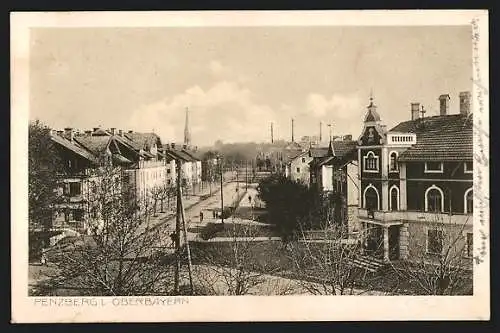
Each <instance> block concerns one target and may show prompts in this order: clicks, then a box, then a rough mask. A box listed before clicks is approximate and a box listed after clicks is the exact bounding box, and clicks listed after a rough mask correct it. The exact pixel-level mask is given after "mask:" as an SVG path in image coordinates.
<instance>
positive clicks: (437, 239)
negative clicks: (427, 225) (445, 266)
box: [427, 229, 443, 254]
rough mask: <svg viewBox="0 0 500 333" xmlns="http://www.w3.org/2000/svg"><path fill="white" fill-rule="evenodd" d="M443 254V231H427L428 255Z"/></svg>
mask: <svg viewBox="0 0 500 333" xmlns="http://www.w3.org/2000/svg"><path fill="white" fill-rule="evenodd" d="M442 252H443V231H442V230H436V229H429V230H427V253H430V254H441V253H442Z"/></svg>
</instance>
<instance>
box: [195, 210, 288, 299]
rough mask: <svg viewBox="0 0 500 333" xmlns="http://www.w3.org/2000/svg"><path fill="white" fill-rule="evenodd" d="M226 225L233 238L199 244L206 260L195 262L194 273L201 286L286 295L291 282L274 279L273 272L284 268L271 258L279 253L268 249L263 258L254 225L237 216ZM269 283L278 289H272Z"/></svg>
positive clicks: (209, 289)
mask: <svg viewBox="0 0 500 333" xmlns="http://www.w3.org/2000/svg"><path fill="white" fill-rule="evenodd" d="M218 226H220V225H218ZM220 228H224V227H222V226H221V227H220ZM226 228H227V229H225V232H226V235H227V236H228V238H229V239H230V240H229V241H226V242H216V243H213V244H210V245H208V244H207V245H208V246H203V247H202V248H201V249H200V248H198V251H197V252H198V253H197V257H198V258H197V260H198V261H199V262H201V263H203V264H201V265H197V266H195V269H194V276H195V279H196V283H197V285H198V286H200V287H201V288H200V289H201V290H204V291H205V293H206V294H209V295H231V296H242V295H249V294H259V295H260V294H262V293H264V294H268V293H273V294H275V295H276V294H279V295H285V294H289V293H291V292H292V291H293V286H292V285H291V284H289V283H283V282H282V281H279V280H278V281H276V279H272V276H271V275H272V274H275V273H277V272H279V271H280V270H281V268H280V267H279V266H276V265H275V264H274V263H273V260H269V259H270V258H273V257H277V256H278V255H277V254H275V253H273V251H272V250H271V252H269V250H268V251H266V256H265V258H262V253H261V251H262V248H261V244H262V242H259V241H257V240H256V237H257V232H256V230H255V229H254V228H251V226H245V225H239V224H236V223H234V220H233V223H232V224H226ZM202 244H206V243H202ZM266 244H269V243H266ZM269 285H271V286H272V289H274V290H270V288H269ZM266 287H267V288H266ZM263 289H264V290H263Z"/></svg>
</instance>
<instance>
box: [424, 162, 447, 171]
mask: <svg viewBox="0 0 500 333" xmlns="http://www.w3.org/2000/svg"><path fill="white" fill-rule="evenodd" d="M424 172H425V173H443V163H442V162H425V169H424Z"/></svg>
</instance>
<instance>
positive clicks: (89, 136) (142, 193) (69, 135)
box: [51, 128, 169, 230]
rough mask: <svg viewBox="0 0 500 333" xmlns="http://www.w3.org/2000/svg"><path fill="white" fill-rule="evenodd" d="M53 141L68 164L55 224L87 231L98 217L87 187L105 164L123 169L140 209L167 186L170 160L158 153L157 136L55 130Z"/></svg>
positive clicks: (125, 179)
mask: <svg viewBox="0 0 500 333" xmlns="http://www.w3.org/2000/svg"><path fill="white" fill-rule="evenodd" d="M51 138H52V141H53V142H54V143H55V146H56V149H57V151H58V153H59V155H60V157H61V159H62V161H63V164H64V165H65V170H61V171H62V172H61V176H60V180H59V181H60V184H61V187H60V188H59V190H58V191H59V192H60V194H61V198H62V199H61V200H62V202H61V203H59V204H58V205H56V207H55V208H56V213H55V219H54V224H55V225H61V224H65V225H70V226H74V227H75V228H76V229H81V230H85V229H86V223H85V222H86V221H88V220H89V219H97V218H98V216H96V214H95V213H94V212H93V209H92V207H89V200H87V199H88V198H89V192H88V187H89V184H90V183H92V182H98V181H99V180H98V179H95V177H96V176H95V175H96V172H95V171H96V169H97V168H99V167H100V166H103V165H105V164H109V165H112V166H114V167H116V168H119V169H120V175H121V176H122V179H123V181H124V182H125V183H126V187H127V188H128V189H129V190H130V194H131V195H132V198H133V200H134V201H135V203H136V204H137V205H138V206H139V207H141V206H144V205H145V204H146V203H149V200H151V191H152V189H153V188H155V187H157V186H163V185H164V184H165V183H166V177H167V170H166V165H167V163H168V162H169V160H168V158H166V156H165V155H163V154H162V153H161V152H160V151H158V149H157V146H158V145H161V141H160V139H159V137H158V136H156V135H155V134H151V133H137V132H131V131H129V132H128V133H127V135H125V134H124V133H123V131H116V130H115V129H114V128H112V129H110V130H105V129H101V128H94V129H93V130H89V131H85V132H84V133H78V132H76V131H75V130H73V129H72V128H66V129H65V131H57V132H56V131H52V135H51Z"/></svg>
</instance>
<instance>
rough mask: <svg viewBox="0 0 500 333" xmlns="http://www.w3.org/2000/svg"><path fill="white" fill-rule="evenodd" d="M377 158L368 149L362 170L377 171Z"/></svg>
mask: <svg viewBox="0 0 500 333" xmlns="http://www.w3.org/2000/svg"><path fill="white" fill-rule="evenodd" d="M378 159H379V157H378V156H376V155H375V154H374V153H373V152H372V151H369V152H368V153H367V154H366V155H365V156H364V157H363V160H364V163H363V165H364V171H365V172H378Z"/></svg>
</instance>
